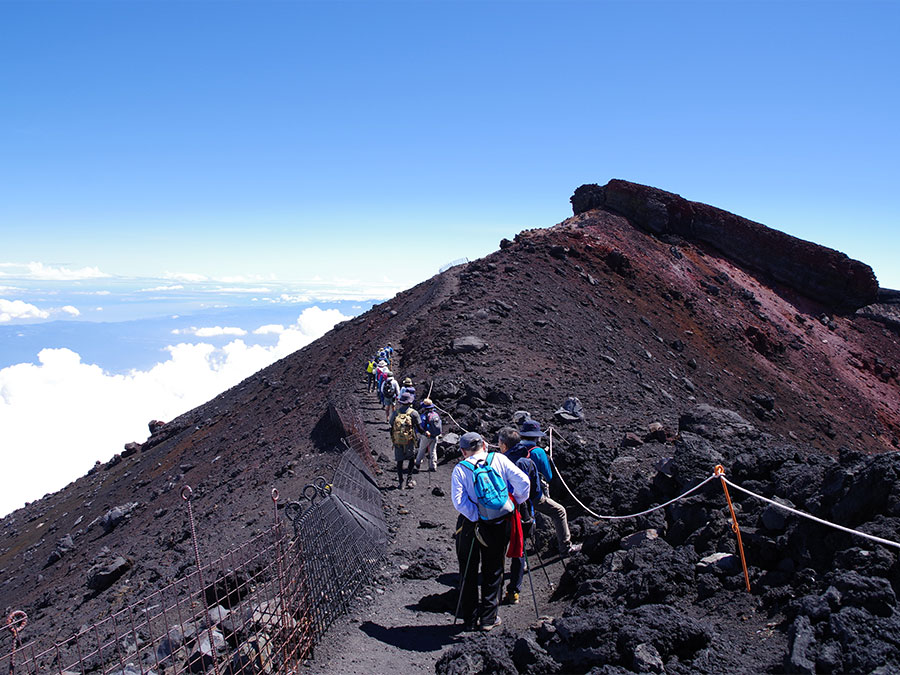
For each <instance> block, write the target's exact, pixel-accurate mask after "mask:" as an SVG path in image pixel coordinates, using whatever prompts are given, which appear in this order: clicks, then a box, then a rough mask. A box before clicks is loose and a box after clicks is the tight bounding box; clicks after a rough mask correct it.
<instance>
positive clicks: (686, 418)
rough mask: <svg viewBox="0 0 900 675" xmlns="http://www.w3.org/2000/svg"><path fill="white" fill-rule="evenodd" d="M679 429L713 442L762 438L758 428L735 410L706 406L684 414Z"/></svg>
mask: <svg viewBox="0 0 900 675" xmlns="http://www.w3.org/2000/svg"><path fill="white" fill-rule="evenodd" d="M678 429H679V431H682V432H685V431H687V432H690V433H694V434H697V435H698V436H703V438H706V439H709V440H711V441H724V442H730V441H736V440H753V439H756V438H759V436H760V433H759V431H758V430H757V429H756V427H754V426H753V425H752V424H750V422H748V421H747V420H745V419H744V418H743V417H741V416H740V415H738V414H737V413H736V412H734V411H733V410H723V409H721V408H714V407H713V406H711V405H706V404H702V405H698V406H695V407H693V408H691V410H689V411H688V412H686V413H685V414H683V415H682V416H681V417H680V418H679V420H678Z"/></svg>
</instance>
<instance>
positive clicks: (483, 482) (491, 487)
mask: <svg viewBox="0 0 900 675" xmlns="http://www.w3.org/2000/svg"><path fill="white" fill-rule="evenodd" d="M493 458H494V453H493V452H489V453H488V456H487V459H486V460H484V459H481V460H479V461H478V463H477V464H474V465H473V464H472V463H470V462H468V461H463V462H460V464H461V465H462V466H463V467H465V468H466V469H468V470H469V471H471V472H472V483H473V484H474V485H475V499H477V502H476V504H477V506H478V516H479V517H480V518H481V519H482V520H496V519H497V518H503V517H504V516H508V515H509V514H510V513H512V512H513V511H514V510H515V508H516V507H515V504H514V503H513V500H512V499H510V497H509V488H508V487H507V486H506V481H505V480H504V479H503V476H501V475H500V473H499V472H498V471H497V469H495V468H494V467H493V466H491V462H492V460H493Z"/></svg>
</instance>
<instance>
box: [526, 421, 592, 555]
mask: <svg viewBox="0 0 900 675" xmlns="http://www.w3.org/2000/svg"><path fill="white" fill-rule="evenodd" d="M519 435H520V436H521V437H522V440H523V442H525V451H526V453H527V457H528V458H529V459H531V461H532V462H534V465H535V466H536V467H537V470H538V473H539V474H540V475H541V478H542V480H543V482H542V483H541V492H542V493H543V496H542V497H541V498H540V500H539V501H538V503H537V504H536V505H535V507H534V508H535V510H536V511H537V512H538V513H542V514H544V515H545V516H547V517H548V518H550V520H552V521H553V526H554V527H555V528H556V545H557V546H558V548H559V554H560V555H561V556H568V555H571V554H572V553H577V552H578V551H580V550H581V544H576V545H573V544H572V535H571V534H570V533H569V518H568V516H567V515H566V507H565V506H563V505H562V504H559V503H558V502H555V501H553V500H552V499H550V481H551V480H553V469H552V468H550V460H549V459H548V458H547V453H546V452H544V449H543V448H542V447H540V446H539V445H538V444H537V442H538V439H539V438H543V437H544V436H545V434H544V432H543V431H541V425H540V423H539V422H538V421H537V420H532V419H526V420H525V421H523V422H522V424H521V425H520V426H519Z"/></svg>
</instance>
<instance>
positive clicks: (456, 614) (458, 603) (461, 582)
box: [453, 524, 478, 626]
mask: <svg viewBox="0 0 900 675" xmlns="http://www.w3.org/2000/svg"><path fill="white" fill-rule="evenodd" d="M463 527H465V525H463ZM475 527H478V525H477V524H476V525H475ZM462 529H463V528H462V527H461V528H459V534H462ZM474 548H475V533H474V532H473V533H472V543H471V544H470V545H469V557H468V558H467V559H466V571H465V572H463V576H462V579H460V580H459V600H457V601H456V611H455V612H454V613H453V625H454V626H455V625H456V620H457V619H458V618H459V608H460V606H461V605H462V596H463V589H464V588H465V586H466V577H467V576H469V563H470V562H472V551H473V550H474Z"/></svg>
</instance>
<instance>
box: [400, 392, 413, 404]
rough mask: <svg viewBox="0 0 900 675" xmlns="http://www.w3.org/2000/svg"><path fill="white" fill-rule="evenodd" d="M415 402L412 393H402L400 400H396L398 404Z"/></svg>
mask: <svg viewBox="0 0 900 675" xmlns="http://www.w3.org/2000/svg"><path fill="white" fill-rule="evenodd" d="M415 400H416V397H415V396H413V395H412V392H409V391H404V392H403V393H402V394H401V395H400V398H399V399H398V401H397V402H398V403H412V402H413V401H415Z"/></svg>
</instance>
